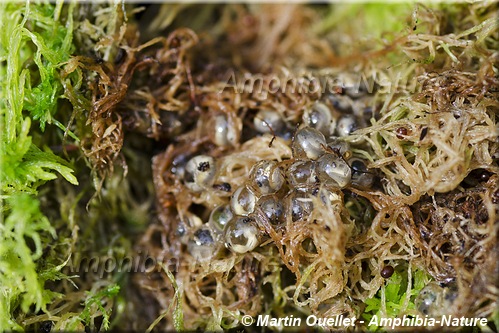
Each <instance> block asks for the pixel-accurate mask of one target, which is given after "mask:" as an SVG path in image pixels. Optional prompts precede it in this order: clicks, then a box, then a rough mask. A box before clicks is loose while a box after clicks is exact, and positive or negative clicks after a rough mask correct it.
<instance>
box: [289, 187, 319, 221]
mask: <svg viewBox="0 0 499 333" xmlns="http://www.w3.org/2000/svg"><path fill="white" fill-rule="evenodd" d="M286 203H287V207H286V209H287V211H288V213H290V214H291V219H292V221H293V222H295V221H300V220H306V219H307V217H308V216H310V214H311V213H312V210H313V209H314V204H313V201H312V198H311V196H310V194H309V193H308V191H301V190H297V191H294V192H293V193H291V194H290V195H289V196H288V197H287V200H286Z"/></svg>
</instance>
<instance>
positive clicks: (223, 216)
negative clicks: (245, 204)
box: [208, 205, 234, 234]
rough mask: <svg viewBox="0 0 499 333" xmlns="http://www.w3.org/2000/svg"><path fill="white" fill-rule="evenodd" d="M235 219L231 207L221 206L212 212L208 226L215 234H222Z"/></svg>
mask: <svg viewBox="0 0 499 333" xmlns="http://www.w3.org/2000/svg"><path fill="white" fill-rule="evenodd" d="M232 217H234V214H233V213H232V211H231V209H230V206H229V205H220V206H217V207H216V208H215V209H213V210H212V211H211V214H210V219H209V220H208V224H209V225H210V227H211V228H212V229H213V232H214V233H215V234H221V233H222V232H223V230H224V228H225V225H226V224H227V222H229V221H230V219H232Z"/></svg>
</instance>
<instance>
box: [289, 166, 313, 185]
mask: <svg viewBox="0 0 499 333" xmlns="http://www.w3.org/2000/svg"><path fill="white" fill-rule="evenodd" d="M315 164H316V162H315V161H310V160H301V161H300V160H298V161H296V162H294V163H293V164H291V165H290V166H289V168H288V170H287V172H286V174H287V176H288V180H289V182H290V183H291V185H293V187H307V186H311V185H314V184H315V183H318V182H319V178H318V177H317V174H316V172H315Z"/></svg>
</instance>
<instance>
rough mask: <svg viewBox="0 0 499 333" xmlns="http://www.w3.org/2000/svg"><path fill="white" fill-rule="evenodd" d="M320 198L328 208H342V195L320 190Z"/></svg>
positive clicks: (324, 189)
mask: <svg viewBox="0 0 499 333" xmlns="http://www.w3.org/2000/svg"><path fill="white" fill-rule="evenodd" d="M319 198H320V199H321V201H322V203H324V204H325V205H326V206H340V205H341V203H342V199H341V195H340V194H338V193H336V192H333V191H330V190H328V189H326V188H323V189H321V190H320V192H319Z"/></svg>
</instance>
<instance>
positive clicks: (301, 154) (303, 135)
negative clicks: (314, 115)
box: [292, 127, 326, 160]
mask: <svg viewBox="0 0 499 333" xmlns="http://www.w3.org/2000/svg"><path fill="white" fill-rule="evenodd" d="M325 147H326V138H325V137H324V134H322V133H321V132H319V131H318V130H316V129H315V128H311V127H303V128H301V129H299V130H298V131H297V132H296V134H295V137H294V140H293V144H292V149H293V156H294V157H295V158H309V159H311V160H316V159H318V158H319V156H321V155H322V154H324V152H325V150H324V148H325Z"/></svg>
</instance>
